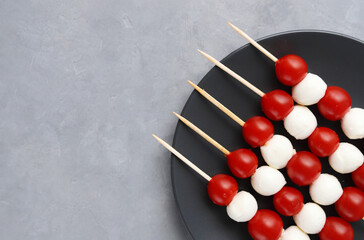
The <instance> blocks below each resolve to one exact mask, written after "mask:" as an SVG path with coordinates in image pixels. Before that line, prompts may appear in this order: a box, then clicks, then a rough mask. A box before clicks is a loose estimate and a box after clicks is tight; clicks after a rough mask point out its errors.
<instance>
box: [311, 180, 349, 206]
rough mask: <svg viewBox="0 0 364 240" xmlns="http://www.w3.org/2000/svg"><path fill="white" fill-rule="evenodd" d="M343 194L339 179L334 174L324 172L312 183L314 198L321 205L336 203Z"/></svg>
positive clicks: (312, 195) (312, 196)
mask: <svg viewBox="0 0 364 240" xmlns="http://www.w3.org/2000/svg"><path fill="white" fill-rule="evenodd" d="M342 194H343V188H342V187H341V184H340V182H339V180H337V178H336V177H335V176H333V175H330V174H327V173H322V174H320V176H319V177H318V178H317V179H316V180H315V181H314V182H313V183H312V184H311V185H310V196H311V198H312V200H313V201H314V202H316V203H318V204H320V205H323V206H327V205H331V204H333V203H335V202H336V201H337V200H339V198H340V197H341V195H342Z"/></svg>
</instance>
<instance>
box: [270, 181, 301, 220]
mask: <svg viewBox="0 0 364 240" xmlns="http://www.w3.org/2000/svg"><path fill="white" fill-rule="evenodd" d="M273 204H274V207H275V208H276V210H277V212H279V213H280V214H282V215H284V216H293V215H296V214H297V213H299V212H300V211H301V209H302V208H303V196H302V193H301V192H300V191H298V190H297V189H295V188H293V187H283V188H282V189H281V191H279V192H278V193H276V194H275V195H274V197H273Z"/></svg>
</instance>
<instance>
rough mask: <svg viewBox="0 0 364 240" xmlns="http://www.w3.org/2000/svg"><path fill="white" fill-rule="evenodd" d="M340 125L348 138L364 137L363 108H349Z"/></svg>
mask: <svg viewBox="0 0 364 240" xmlns="http://www.w3.org/2000/svg"><path fill="white" fill-rule="evenodd" d="M341 127H342V129H343V131H344V133H345V135H346V136H347V137H348V138H350V139H361V138H364V109H362V108H352V109H350V111H349V112H347V113H346V114H345V116H344V117H343V119H342V120H341Z"/></svg>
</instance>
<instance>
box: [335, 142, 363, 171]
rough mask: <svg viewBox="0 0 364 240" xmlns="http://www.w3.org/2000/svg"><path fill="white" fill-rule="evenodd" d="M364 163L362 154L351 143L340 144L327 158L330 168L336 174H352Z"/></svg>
mask: <svg viewBox="0 0 364 240" xmlns="http://www.w3.org/2000/svg"><path fill="white" fill-rule="evenodd" d="M363 162H364V155H363V153H362V152H361V151H360V150H359V149H358V148H357V147H355V146H354V145H353V144H351V143H340V145H339V147H338V149H336V151H335V152H334V153H333V154H331V156H330V157H329V163H330V166H331V167H332V168H333V169H334V170H335V171H336V172H338V173H342V174H346V173H351V172H354V171H355V170H356V169H357V168H358V167H360V166H361V165H362V164H363Z"/></svg>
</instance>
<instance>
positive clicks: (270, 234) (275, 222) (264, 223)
mask: <svg viewBox="0 0 364 240" xmlns="http://www.w3.org/2000/svg"><path fill="white" fill-rule="evenodd" d="M248 230H249V233H250V236H252V238H253V239H254V240H278V239H279V238H280V236H281V234H282V231H283V222H282V219H281V218H280V217H279V215H278V214H277V213H275V212H274V211H272V210H268V209H262V210H258V212H257V213H256V214H255V216H254V217H253V218H252V219H251V220H250V221H249V223H248Z"/></svg>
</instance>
